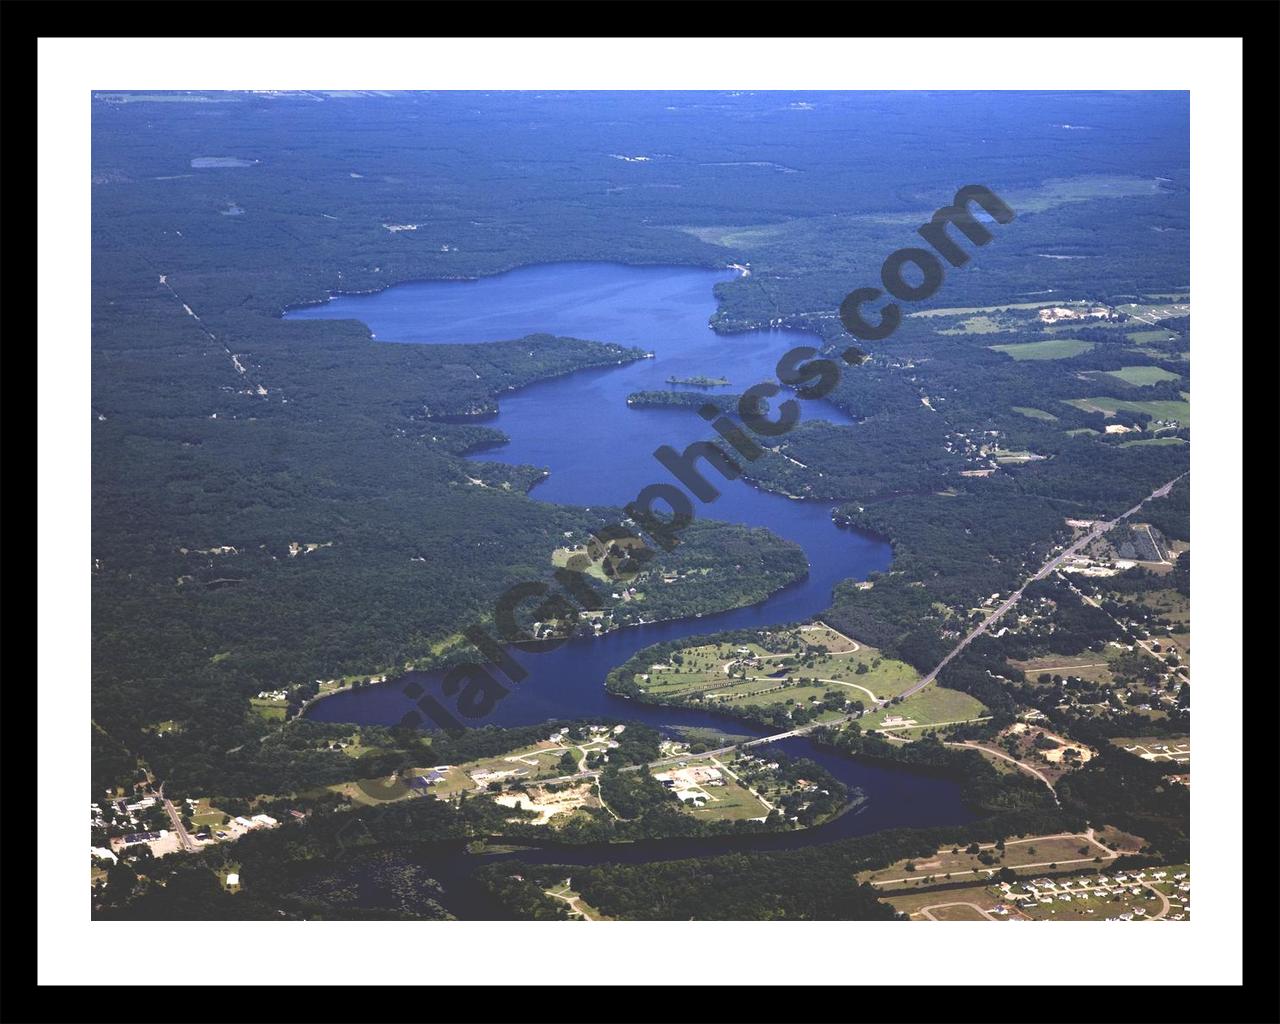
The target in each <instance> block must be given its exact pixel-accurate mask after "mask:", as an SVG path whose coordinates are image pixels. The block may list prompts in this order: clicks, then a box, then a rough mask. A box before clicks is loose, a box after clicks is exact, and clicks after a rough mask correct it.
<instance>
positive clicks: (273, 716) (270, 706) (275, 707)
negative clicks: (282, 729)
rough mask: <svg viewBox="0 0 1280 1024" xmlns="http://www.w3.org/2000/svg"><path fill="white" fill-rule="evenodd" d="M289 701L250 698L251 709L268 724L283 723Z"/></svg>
mask: <svg viewBox="0 0 1280 1024" xmlns="http://www.w3.org/2000/svg"><path fill="white" fill-rule="evenodd" d="M287 706H288V702H287V701H282V700H281V701H276V700H266V699H264V698H262V697H250V698H249V707H250V708H252V709H253V713H254V714H256V715H257V716H258V717H260V718H264V719H266V720H267V721H268V722H283V721H284V713H285V709H286V708H287Z"/></svg>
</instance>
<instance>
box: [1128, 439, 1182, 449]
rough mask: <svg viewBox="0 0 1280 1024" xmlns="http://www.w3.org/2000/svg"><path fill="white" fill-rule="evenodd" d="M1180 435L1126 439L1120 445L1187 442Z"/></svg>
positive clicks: (1129, 446)
mask: <svg viewBox="0 0 1280 1024" xmlns="http://www.w3.org/2000/svg"><path fill="white" fill-rule="evenodd" d="M1186 443H1187V442H1186V441H1184V440H1183V439H1182V438H1180V437H1144V438H1143V439H1142V440H1141V441H1125V442H1124V443H1123V444H1121V445H1120V447H1121V448H1134V447H1136V446H1138V445H1143V444H1157V445H1160V444H1165V445H1167V444H1186Z"/></svg>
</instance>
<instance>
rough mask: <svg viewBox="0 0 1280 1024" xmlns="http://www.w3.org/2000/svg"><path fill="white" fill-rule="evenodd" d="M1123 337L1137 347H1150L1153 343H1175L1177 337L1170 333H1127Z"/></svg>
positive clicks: (1153, 331)
mask: <svg viewBox="0 0 1280 1024" xmlns="http://www.w3.org/2000/svg"><path fill="white" fill-rule="evenodd" d="M1125 337H1126V338H1128V339H1129V340H1130V341H1134V342H1137V343H1138V344H1139V345H1150V344H1152V343H1153V342H1161V341H1176V340H1177V337H1178V336H1177V335H1176V334H1174V333H1173V332H1172V331H1160V330H1152V331H1129V332H1128V333H1126V334H1125Z"/></svg>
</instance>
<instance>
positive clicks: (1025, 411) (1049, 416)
mask: <svg viewBox="0 0 1280 1024" xmlns="http://www.w3.org/2000/svg"><path fill="white" fill-rule="evenodd" d="M1010 408H1011V409H1013V411H1014V412H1016V413H1020V414H1021V415H1023V416H1029V417H1030V418H1031V419H1033V420H1046V421H1052V422H1056V421H1057V419H1058V417H1057V416H1055V415H1054V414H1053V413H1051V412H1045V411H1044V410H1043V409H1036V408H1033V407H1032V406H1029V405H1014V406H1010Z"/></svg>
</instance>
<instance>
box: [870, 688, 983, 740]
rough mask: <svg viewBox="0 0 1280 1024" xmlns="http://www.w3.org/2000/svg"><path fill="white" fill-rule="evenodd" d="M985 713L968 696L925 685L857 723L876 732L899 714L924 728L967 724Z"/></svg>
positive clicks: (898, 730)
mask: <svg viewBox="0 0 1280 1024" xmlns="http://www.w3.org/2000/svg"><path fill="white" fill-rule="evenodd" d="M986 713H987V709H986V707H985V706H983V704H982V703H981V702H980V701H978V700H975V699H974V698H973V697H970V696H969V695H968V694H967V693H961V692H960V691H959V690H948V689H947V688H946V687H943V686H937V685H934V686H926V687H925V688H924V689H923V690H921V691H920V692H919V693H917V694H913V695H912V696H910V697H908V698H907V699H906V700H904V701H903V702H902V703H901V704H894V705H891V706H889V707H887V708H881V709H880V710H879V711H873V712H871V713H870V714H866V715H863V716H862V718H860V719H859V720H858V723H859V724H860V725H861V726H862V728H863V729H879V728H880V727H881V725H882V724H883V722H884V720H885V719H886V718H888V717H891V716H893V715H898V716H900V717H902V718H905V719H914V720H915V722H916V727H918V728H921V729H923V728H926V727H928V726H931V725H936V724H938V723H940V722H965V721H970V720H972V719H974V718H978V717H980V716H981V715H985V714H986ZM889 729H890V731H891V732H910V731H911V729H895V728H893V727H892V726H890V727H889Z"/></svg>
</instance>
